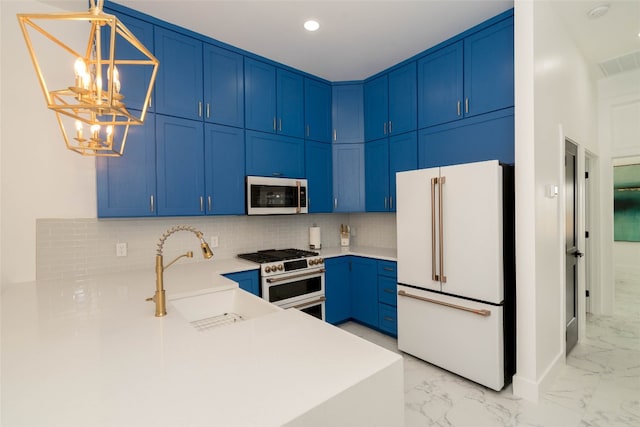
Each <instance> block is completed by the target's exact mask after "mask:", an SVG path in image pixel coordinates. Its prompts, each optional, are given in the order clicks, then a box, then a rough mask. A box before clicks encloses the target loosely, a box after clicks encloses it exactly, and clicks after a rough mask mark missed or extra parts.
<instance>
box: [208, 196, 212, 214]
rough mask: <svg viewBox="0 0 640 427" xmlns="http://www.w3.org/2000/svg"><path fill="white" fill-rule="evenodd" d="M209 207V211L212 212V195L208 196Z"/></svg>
mask: <svg viewBox="0 0 640 427" xmlns="http://www.w3.org/2000/svg"><path fill="white" fill-rule="evenodd" d="M207 207H208V208H209V212H211V196H207Z"/></svg>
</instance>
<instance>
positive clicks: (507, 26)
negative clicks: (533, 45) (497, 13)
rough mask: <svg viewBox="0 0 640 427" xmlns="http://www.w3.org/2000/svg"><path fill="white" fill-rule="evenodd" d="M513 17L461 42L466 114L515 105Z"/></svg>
mask: <svg viewBox="0 0 640 427" xmlns="http://www.w3.org/2000/svg"><path fill="white" fill-rule="evenodd" d="M513 59H514V58H513V17H511V18H509V19H506V20H504V21H501V22H499V23H497V24H495V25H493V26H491V27H489V28H487V29H485V30H483V31H479V32H477V33H475V34H472V35H471V36H469V37H467V38H466V39H465V40H464V64H465V73H464V92H465V115H467V116H475V115H477V114H483V113H487V112H489V111H495V110H499V109H501V108H506V107H511V106H513V105H514V101H513V97H514V74H513V71H514V68H513Z"/></svg>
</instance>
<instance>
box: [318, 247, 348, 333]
mask: <svg viewBox="0 0 640 427" xmlns="http://www.w3.org/2000/svg"><path fill="white" fill-rule="evenodd" d="M350 258H351V257H350V256H341V257H337V258H327V259H325V260H324V266H325V269H326V272H325V278H324V280H325V289H324V293H325V297H326V298H327V301H326V302H325V307H324V309H325V320H326V321H327V322H329V323H331V324H334V325H337V324H338V323H342V322H345V321H347V320H349V319H350V318H351V284H350V277H351V275H350V272H349V263H350Z"/></svg>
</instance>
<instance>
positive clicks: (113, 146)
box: [18, 0, 159, 156]
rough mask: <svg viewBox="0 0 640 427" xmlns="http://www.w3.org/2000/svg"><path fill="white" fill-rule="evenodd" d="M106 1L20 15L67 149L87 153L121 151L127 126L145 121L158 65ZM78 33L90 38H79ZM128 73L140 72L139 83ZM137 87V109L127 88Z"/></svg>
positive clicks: (34, 63) (41, 82) (32, 59)
mask: <svg viewBox="0 0 640 427" xmlns="http://www.w3.org/2000/svg"><path fill="white" fill-rule="evenodd" d="M103 3H104V0H97V3H96V0H91V1H90V8H89V10H88V11H87V12H75V13H74V12H62V13H48V14H44V13H43V14H18V21H19V22H20V27H21V29H22V34H23V35H24V39H25V41H26V44H27V48H28V50H29V55H30V56H31V61H32V62H33V66H34V68H35V71H36V74H37V77H38V80H39V82H40V86H41V88H42V92H43V94H44V98H45V102H46V104H47V107H48V108H49V109H50V110H53V111H54V112H55V114H56V118H57V121H58V124H59V126H60V130H61V132H62V135H63V137H64V140H65V144H66V145H67V148H68V149H70V150H72V151H75V152H77V153H79V154H82V155H85V156H121V155H122V153H123V151H124V147H125V142H126V137H127V133H128V130H129V126H130V125H141V124H142V123H144V119H145V115H146V112H147V108H148V107H149V103H150V99H151V92H152V89H153V84H154V81H155V78H156V74H157V71H158V66H159V61H158V60H157V59H156V58H155V56H153V54H152V53H151V52H150V51H149V50H148V49H147V48H146V47H145V46H144V45H143V44H142V43H141V42H140V41H139V40H138V39H137V38H136V37H135V36H134V35H133V33H131V31H129V30H128V29H127V27H125V25H124V24H123V23H122V22H121V21H120V20H119V19H118V18H117V17H116V16H115V15H111V14H107V13H104V12H103V10H102V6H103ZM74 26H75V28H76V29H75V30H72V28H73V27H74ZM79 32H80V33H87V35H88V37H87V38H84V39H82V40H77V36H76V35H77V34H78V33H79ZM54 34H58V35H57V36H56V35H54ZM65 35H66V36H67V37H66V39H65V37H64V36H65ZM116 45H117V46H116ZM52 49H55V50H52ZM36 51H38V52H37V53H38V54H39V55H40V57H39V56H38V54H37V53H36ZM61 70H62V71H61ZM50 71H51V72H50ZM47 72H50V75H51V78H50V80H51V81H49V80H47V78H48V75H47ZM60 75H63V76H66V78H60ZM121 76H122V77H121ZM127 76H135V77H136V80H135V88H134V87H133V86H134V83H133V82H131V81H129V82H128V81H127V80H126V77H127ZM54 80H55V81H54ZM48 82H49V84H48ZM128 83H131V86H129V87H128V86H127V84H128ZM50 86H55V87H57V88H56V89H49V87H50ZM133 89H135V91H136V92H137V91H143V92H140V93H144V94H145V97H144V100H143V101H142V103H141V104H140V105H136V108H137V110H130V109H129V108H127V98H126V96H125V94H126V93H127V90H133Z"/></svg>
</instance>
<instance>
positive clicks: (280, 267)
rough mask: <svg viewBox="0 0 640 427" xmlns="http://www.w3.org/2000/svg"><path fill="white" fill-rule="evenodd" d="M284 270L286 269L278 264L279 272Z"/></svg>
mask: <svg viewBox="0 0 640 427" xmlns="http://www.w3.org/2000/svg"><path fill="white" fill-rule="evenodd" d="M274 268H275V267H274ZM283 269H284V267H283V266H282V264H278V271H282V270H283Z"/></svg>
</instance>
